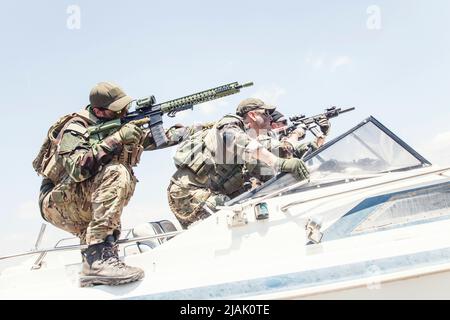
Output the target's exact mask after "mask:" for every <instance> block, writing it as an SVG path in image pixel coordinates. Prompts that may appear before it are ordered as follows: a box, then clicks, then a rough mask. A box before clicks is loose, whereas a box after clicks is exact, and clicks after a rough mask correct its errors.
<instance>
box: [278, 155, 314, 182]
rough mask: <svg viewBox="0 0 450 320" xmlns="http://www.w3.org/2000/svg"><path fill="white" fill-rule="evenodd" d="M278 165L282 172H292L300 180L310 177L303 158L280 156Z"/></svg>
mask: <svg viewBox="0 0 450 320" xmlns="http://www.w3.org/2000/svg"><path fill="white" fill-rule="evenodd" d="M277 167H278V168H280V171H281V172H290V173H292V174H293V175H294V176H295V177H296V178H297V179H298V180H304V179H308V178H309V172H308V169H307V168H306V166H305V164H304V163H303V161H302V160H300V159H297V158H291V159H282V158H278V160H277Z"/></svg>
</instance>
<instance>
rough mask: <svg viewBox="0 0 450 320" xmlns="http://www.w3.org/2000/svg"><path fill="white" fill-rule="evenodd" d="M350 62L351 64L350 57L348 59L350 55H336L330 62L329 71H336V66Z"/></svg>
mask: <svg viewBox="0 0 450 320" xmlns="http://www.w3.org/2000/svg"><path fill="white" fill-rule="evenodd" d="M350 64H352V59H350V57H348V56H340V57H337V58H335V59H333V61H332V62H331V71H332V72H334V71H336V69H337V68H339V67H342V66H345V65H350Z"/></svg>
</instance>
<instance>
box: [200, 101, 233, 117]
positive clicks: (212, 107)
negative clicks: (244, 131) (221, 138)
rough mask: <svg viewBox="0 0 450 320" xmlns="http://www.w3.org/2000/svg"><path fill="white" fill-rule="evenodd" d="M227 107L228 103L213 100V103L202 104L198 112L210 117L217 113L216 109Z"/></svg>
mask: <svg viewBox="0 0 450 320" xmlns="http://www.w3.org/2000/svg"><path fill="white" fill-rule="evenodd" d="M228 105H229V103H228V102H225V101H222V100H214V101H208V102H205V103H202V104H200V105H199V110H200V111H201V112H202V113H203V114H205V115H210V114H213V113H215V112H216V111H217V109H218V108H219V109H226V107H227V106H228Z"/></svg>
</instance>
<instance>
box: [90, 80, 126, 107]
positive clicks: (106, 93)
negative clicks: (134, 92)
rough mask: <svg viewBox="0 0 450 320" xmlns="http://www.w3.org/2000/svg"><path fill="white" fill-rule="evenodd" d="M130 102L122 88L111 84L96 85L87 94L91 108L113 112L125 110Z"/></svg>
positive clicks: (101, 83)
mask: <svg viewBox="0 0 450 320" xmlns="http://www.w3.org/2000/svg"><path fill="white" fill-rule="evenodd" d="M132 100H133V99H132V98H131V97H129V96H127V95H126V94H125V92H124V91H123V90H122V88H120V87H119V86H118V85H116V84H114V83H112V82H100V83H97V85H96V86H95V87H94V88H92V90H91V93H90V94H89V101H90V102H91V106H93V107H96V108H102V109H108V110H111V111H115V112H117V111H120V110H122V109H123V108H125V107H126V106H127V105H128V104H129V103H130V102H131V101H132Z"/></svg>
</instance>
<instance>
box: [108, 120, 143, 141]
mask: <svg viewBox="0 0 450 320" xmlns="http://www.w3.org/2000/svg"><path fill="white" fill-rule="evenodd" d="M142 135H143V131H142V129H141V128H139V127H138V126H137V125H135V124H132V123H127V124H126V125H124V126H122V128H120V129H119V131H117V132H116V133H114V135H113V136H114V137H115V138H116V139H118V140H119V141H120V142H122V144H136V143H138V142H139V141H140V140H141V137H142Z"/></svg>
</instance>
